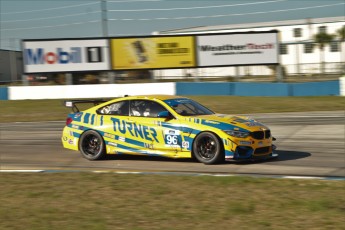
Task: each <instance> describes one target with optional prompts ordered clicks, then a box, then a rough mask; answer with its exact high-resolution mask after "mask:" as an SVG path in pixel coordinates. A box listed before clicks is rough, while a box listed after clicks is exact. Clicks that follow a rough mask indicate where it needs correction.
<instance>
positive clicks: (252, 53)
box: [196, 32, 278, 67]
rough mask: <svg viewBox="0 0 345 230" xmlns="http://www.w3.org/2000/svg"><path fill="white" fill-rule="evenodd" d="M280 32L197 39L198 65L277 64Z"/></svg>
mask: <svg viewBox="0 0 345 230" xmlns="http://www.w3.org/2000/svg"><path fill="white" fill-rule="evenodd" d="M277 42H278V41H277V33H276V32H272V33H246V34H223V35H219V34H218V35H201V36H197V44H198V45H197V47H196V49H197V55H198V66H199V67H206V66H231V65H250V64H254V65H258V64H277V63H278V43H277Z"/></svg>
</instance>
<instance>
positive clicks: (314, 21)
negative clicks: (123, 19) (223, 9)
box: [157, 16, 345, 34]
mask: <svg viewBox="0 0 345 230" xmlns="http://www.w3.org/2000/svg"><path fill="white" fill-rule="evenodd" d="M335 22H345V16H339V17H328V18H306V19H298V20H285V21H272V22H255V23H242V24H228V25H217V26H198V27H191V28H181V29H172V30H166V31H159V32H158V33H157V34H176V33H195V32H205V31H220V30H234V29H251V28H260V27H278V26H293V25H305V24H320V23H335Z"/></svg>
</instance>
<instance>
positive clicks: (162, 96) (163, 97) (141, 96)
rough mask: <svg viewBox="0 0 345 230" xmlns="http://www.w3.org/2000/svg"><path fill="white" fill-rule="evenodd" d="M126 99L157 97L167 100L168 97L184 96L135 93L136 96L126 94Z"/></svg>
mask: <svg viewBox="0 0 345 230" xmlns="http://www.w3.org/2000/svg"><path fill="white" fill-rule="evenodd" d="M124 98H126V99H129V100H133V99H151V100H152V99H158V100H162V101H164V100H169V99H177V98H185V97H181V96H175V95H163V94H161V95H136V96H127V97H124Z"/></svg>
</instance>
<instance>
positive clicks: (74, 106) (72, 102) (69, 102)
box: [63, 99, 109, 113]
mask: <svg viewBox="0 0 345 230" xmlns="http://www.w3.org/2000/svg"><path fill="white" fill-rule="evenodd" d="M107 101H109V100H106V99H96V100H66V101H64V102H63V103H64V106H66V107H67V108H71V109H72V111H73V112H74V113H77V112H79V108H78V107H77V104H87V103H91V104H93V105H99V104H101V103H104V102H107Z"/></svg>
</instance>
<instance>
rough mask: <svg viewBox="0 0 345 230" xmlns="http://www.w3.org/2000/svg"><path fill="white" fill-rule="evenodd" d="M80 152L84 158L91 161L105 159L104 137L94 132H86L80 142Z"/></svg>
mask: <svg viewBox="0 0 345 230" xmlns="http://www.w3.org/2000/svg"><path fill="white" fill-rule="evenodd" d="M79 151H80V153H81V155H82V156H83V157H84V158H86V159H88V160H90V161H94V160H99V159H101V158H103V157H104V156H105V145H104V141H103V138H102V136H101V135H100V134H99V133H98V132H96V131H94V130H88V131H86V132H84V133H83V134H82V136H81V137H80V140H79Z"/></svg>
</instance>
